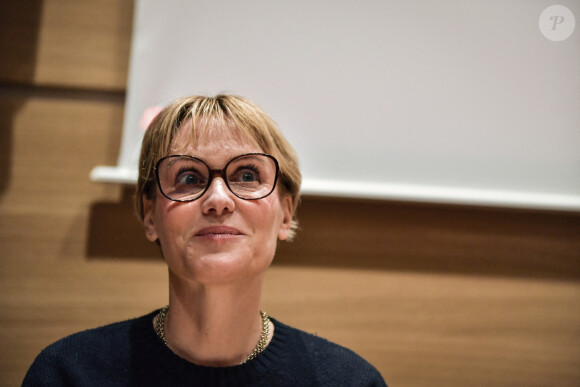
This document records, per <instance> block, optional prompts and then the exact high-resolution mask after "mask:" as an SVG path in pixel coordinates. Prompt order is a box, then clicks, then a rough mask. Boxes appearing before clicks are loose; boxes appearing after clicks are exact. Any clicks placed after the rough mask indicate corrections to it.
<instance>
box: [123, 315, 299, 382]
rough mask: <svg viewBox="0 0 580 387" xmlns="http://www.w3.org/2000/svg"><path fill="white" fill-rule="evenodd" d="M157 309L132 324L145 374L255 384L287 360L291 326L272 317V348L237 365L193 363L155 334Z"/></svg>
mask: <svg viewBox="0 0 580 387" xmlns="http://www.w3.org/2000/svg"><path fill="white" fill-rule="evenodd" d="M157 312H158V311H154V312H152V313H150V314H148V315H146V316H143V317H141V318H139V319H137V320H135V322H134V324H133V327H132V334H131V342H132V344H131V347H132V350H133V358H134V359H135V363H134V364H136V365H139V367H143V366H145V367H147V369H144V370H142V372H143V376H144V375H146V374H151V376H153V377H155V378H160V379H163V378H167V379H166V380H172V379H175V380H178V381H180V382H184V383H195V382H196V381H198V382H201V381H203V383H204V384H208V385H251V384H254V383H255V382H256V381H258V380H260V379H262V378H263V377H264V375H266V374H267V373H268V372H269V371H270V370H272V369H274V368H273V367H276V364H281V362H283V360H284V352H285V348H287V345H286V344H287V343H288V340H289V334H290V331H289V327H288V326H286V325H285V324H282V323H280V322H279V321H277V320H276V319H274V318H271V320H272V322H273V323H274V327H275V329H274V336H273V337H272V340H271V341H270V344H269V345H268V347H266V349H265V350H264V351H263V352H261V353H260V354H259V355H258V356H257V357H256V358H255V359H253V360H251V361H249V362H247V363H245V364H241V365H238V366H233V367H206V366H199V365H196V364H193V363H190V362H189V361H187V360H185V359H183V358H181V357H179V356H178V355H176V354H175V353H173V352H172V351H171V350H170V349H169V348H168V347H167V346H166V345H165V344H164V343H163V342H162V341H161V339H159V337H158V336H157V334H156V333H155V330H154V329H153V323H152V320H153V317H154V316H155V315H156V314H157ZM133 371H134V372H135V371H136V370H133Z"/></svg>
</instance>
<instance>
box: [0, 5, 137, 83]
mask: <svg viewBox="0 0 580 387" xmlns="http://www.w3.org/2000/svg"><path fill="white" fill-rule="evenodd" d="M0 7H1V8H0V10H1V11H2V12H0V14H3V15H4V16H2V17H1V19H0V20H1V21H2V23H3V25H2V27H1V28H2V36H3V37H2V39H1V40H0V43H1V45H0V53H2V54H3V55H2V61H1V62H2V64H1V65H0V74H1V76H0V79H1V80H3V81H12V82H17V83H28V82H32V83H34V84H36V85H45V86H46V85H48V86H58V87H71V88H88V89H106V90H124V89H125V86H126V83H127V68H128V63H129V55H128V53H129V48H130V44H131V32H132V16H133V1H130V0H92V1H68V0H44V1H28V0H27V1H9V0H3V1H2V2H0ZM30 27H32V28H30Z"/></svg>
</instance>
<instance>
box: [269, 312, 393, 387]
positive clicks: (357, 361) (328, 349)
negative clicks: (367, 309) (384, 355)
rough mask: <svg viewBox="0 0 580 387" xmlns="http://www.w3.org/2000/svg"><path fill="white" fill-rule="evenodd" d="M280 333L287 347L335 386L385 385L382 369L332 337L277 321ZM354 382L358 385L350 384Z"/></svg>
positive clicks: (278, 332)
mask: <svg viewBox="0 0 580 387" xmlns="http://www.w3.org/2000/svg"><path fill="white" fill-rule="evenodd" d="M274 324H275V327H276V331H275V332H276V333H275V335H276V334H278V335H279V338H280V339H281V340H282V341H285V344H284V346H286V347H287V348H291V351H292V352H294V353H295V354H299V357H300V358H302V359H303V360H304V362H307V363H308V366H309V367H310V368H312V370H313V372H314V373H315V374H316V378H317V379H320V380H326V381H329V380H335V381H336V383H337V384H335V385H344V386H346V385H353V386H354V385H374V386H385V385H386V384H385V382H384V380H383V378H382V376H381V374H380V373H379V372H378V370H377V369H376V368H375V367H374V366H373V365H372V364H370V363H369V362H368V361H366V360H365V359H364V358H363V357H362V356H360V355H358V354H357V353H356V352H354V351H352V350H350V349H348V348H346V347H344V346H342V345H339V344H337V343H334V342H332V341H330V340H328V339H325V338H323V337H320V336H318V335H317V334H312V333H308V332H305V331H303V330H300V329H297V328H293V327H291V326H289V325H286V324H283V323H281V322H279V321H277V320H274ZM350 383H354V384H350Z"/></svg>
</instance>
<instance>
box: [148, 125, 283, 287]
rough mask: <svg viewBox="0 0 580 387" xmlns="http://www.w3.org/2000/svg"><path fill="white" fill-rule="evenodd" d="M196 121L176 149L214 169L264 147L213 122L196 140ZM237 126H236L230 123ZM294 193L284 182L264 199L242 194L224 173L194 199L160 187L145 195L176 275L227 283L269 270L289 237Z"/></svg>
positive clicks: (153, 236)
mask: <svg viewBox="0 0 580 387" xmlns="http://www.w3.org/2000/svg"><path fill="white" fill-rule="evenodd" d="M190 130H191V123H187V124H184V125H183V127H182V128H181V129H180V131H179V133H178V136H177V137H176V139H175V141H174V143H173V147H172V153H173V154H185V155H191V156H195V157H197V158H200V159H202V160H203V161H205V162H206V163H207V164H208V165H209V167H210V168H211V169H221V168H223V167H224V166H225V165H226V163H227V162H228V161H229V160H231V159H232V158H233V157H235V156H238V155H241V154H244V153H252V152H263V150H262V149H260V148H259V147H258V146H256V145H254V144H253V143H252V142H251V141H249V140H248V139H246V138H244V137H242V136H241V135H234V136H232V135H231V134H230V135H225V134H224V133H223V131H222V130H220V129H219V127H214V128H211V130H210V133H209V135H207V136H205V138H204V139H203V140H201V141H191V137H190ZM230 130H231V129H230ZM292 208H293V207H292V199H291V198H290V196H283V197H280V195H279V193H278V188H277V187H276V190H275V191H274V192H273V193H272V194H271V195H269V196H267V197H265V198H263V199H259V200H243V199H240V198H238V197H236V196H235V195H234V194H233V193H232V192H231V191H230V190H229V189H228V187H227V186H226V184H225V182H224V181H223V180H222V179H221V177H217V176H216V178H215V179H214V180H213V181H212V183H211V185H210V187H209V188H208V190H207V192H206V193H205V194H204V195H203V196H202V197H201V198H199V199H197V200H195V201H193V202H175V201H172V200H169V199H167V198H165V197H164V196H163V195H162V194H161V193H160V192H159V189H157V193H156V196H155V199H154V200H148V199H145V203H144V213H145V216H144V223H145V234H146V236H147V238H148V239H149V240H151V241H155V240H157V239H159V242H160V243H161V249H162V251H163V256H164V257H165V260H166V261H167V264H168V266H169V270H170V271H171V272H172V274H173V275H175V276H177V277H180V278H182V279H185V280H190V281H195V282H199V283H206V284H207V283H226V282H231V281H236V280H239V279H244V278H248V277H250V276H255V275H257V274H261V273H263V272H264V271H265V270H266V268H267V267H268V266H269V265H270V263H271V262H272V259H273V258H274V253H275V250H276V243H277V240H278V239H281V240H283V239H286V238H287V237H288V233H289V230H290V224H291V220H292V215H293V214H292V211H293V210H292Z"/></svg>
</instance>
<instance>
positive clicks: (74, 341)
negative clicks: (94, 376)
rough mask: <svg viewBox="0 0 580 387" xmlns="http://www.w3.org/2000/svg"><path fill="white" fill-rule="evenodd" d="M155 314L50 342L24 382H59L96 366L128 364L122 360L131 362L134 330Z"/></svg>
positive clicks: (112, 366)
mask: <svg viewBox="0 0 580 387" xmlns="http://www.w3.org/2000/svg"><path fill="white" fill-rule="evenodd" d="M152 316H153V314H149V315H146V316H142V317H139V318H134V319H130V320H124V321H119V322H115V323H112V324H108V325H104V326H101V327H98V328H92V329H87V330H84V331H81V332H77V333H74V334H72V335H69V336H66V337H64V338H62V339H60V340H58V341H56V342H54V343H52V344H50V345H48V346H47V347H46V348H44V349H43V350H42V351H41V352H40V354H39V355H38V356H37V357H36V359H35V360H34V362H33V363H32V365H31V367H30V368H29V370H28V372H27V375H26V377H25V380H24V384H23V385H35V381H38V380H42V381H43V383H45V382H46V381H54V382H55V385H58V382H59V381H60V382H62V381H63V380H70V379H75V378H77V377H87V376H88V375H86V374H85V373H90V372H92V370H95V369H101V370H102V369H106V368H110V369H116V368H118V367H120V366H121V367H125V366H122V364H127V362H126V359H127V358H128V356H129V353H130V346H131V342H130V341H131V331H132V330H133V329H135V326H139V325H144V324H145V321H147V320H148V317H151V318H152ZM149 321H151V320H150V319H149ZM96 363H103V364H102V367H98V368H96V367H95V364H96ZM105 363H106V364H105ZM117 371H119V370H117Z"/></svg>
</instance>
